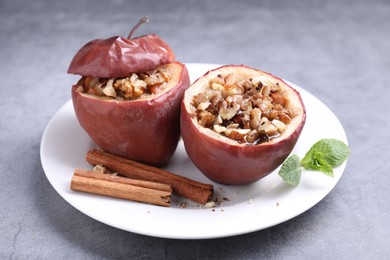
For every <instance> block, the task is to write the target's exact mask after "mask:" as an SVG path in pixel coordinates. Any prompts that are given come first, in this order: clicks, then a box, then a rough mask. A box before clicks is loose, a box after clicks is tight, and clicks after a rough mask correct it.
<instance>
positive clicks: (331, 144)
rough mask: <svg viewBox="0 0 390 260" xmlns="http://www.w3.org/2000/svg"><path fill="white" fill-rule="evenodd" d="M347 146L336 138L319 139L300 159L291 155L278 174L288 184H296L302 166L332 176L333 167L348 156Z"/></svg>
mask: <svg viewBox="0 0 390 260" xmlns="http://www.w3.org/2000/svg"><path fill="white" fill-rule="evenodd" d="M349 153H350V150H349V148H348V146H347V145H346V144H345V143H343V142H342V141H340V140H337V139H321V140H320V141H318V142H316V143H315V144H314V145H313V146H312V147H311V148H310V150H309V151H308V152H307V153H306V155H305V156H304V157H303V159H302V160H301V161H300V160H299V157H298V156H297V155H292V156H290V157H289V158H287V160H286V161H285V162H284V163H283V164H282V166H281V168H280V170H279V176H280V177H282V179H283V180H284V181H285V182H287V183H288V184H290V185H294V186H296V185H298V184H299V181H300V178H301V172H302V168H304V169H306V170H314V171H320V172H322V173H324V174H325V175H327V176H330V177H333V168H335V167H337V166H340V165H341V164H342V163H343V162H344V161H345V160H346V159H347V158H348V156H349Z"/></svg>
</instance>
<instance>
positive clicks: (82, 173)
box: [71, 169, 172, 207]
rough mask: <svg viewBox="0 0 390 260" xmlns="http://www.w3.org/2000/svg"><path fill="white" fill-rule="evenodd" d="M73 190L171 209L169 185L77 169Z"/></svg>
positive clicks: (72, 185)
mask: <svg viewBox="0 0 390 260" xmlns="http://www.w3.org/2000/svg"><path fill="white" fill-rule="evenodd" d="M71 189H72V190H76V191H83V192H88V193H94V194H99V195H105V196H110V197H114V198H121V199H127V200H132V201H139V202H145V203H150V204H155V205H160V206H165V207H169V206H170V202H171V195H172V189H171V187H170V186H169V185H166V184H162V183H154V182H149V181H143V180H132V179H129V178H124V177H118V176H111V175H108V174H102V173H96V172H91V171H86V170H81V169H76V170H75V171H74V175H73V177H72V180H71Z"/></svg>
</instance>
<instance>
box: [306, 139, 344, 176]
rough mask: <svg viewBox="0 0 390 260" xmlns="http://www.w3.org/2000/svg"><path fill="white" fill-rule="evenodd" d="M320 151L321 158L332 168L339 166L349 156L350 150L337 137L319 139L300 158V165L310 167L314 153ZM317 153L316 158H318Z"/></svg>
mask: <svg viewBox="0 0 390 260" xmlns="http://www.w3.org/2000/svg"><path fill="white" fill-rule="evenodd" d="M315 151H316V152H319V153H322V158H321V160H325V161H326V162H327V163H328V164H329V165H330V166H331V167H332V168H334V167H337V166H340V165H341V164H342V163H343V162H344V161H345V160H346V159H347V158H348V156H349V153H350V150H349V148H348V146H347V145H346V144H344V143H343V142H342V141H340V140H337V139H321V140H320V141H318V142H317V143H315V144H314V145H313V146H312V147H311V148H310V150H309V151H308V152H307V153H306V155H305V157H303V159H302V160H301V165H302V166H303V167H304V168H306V169H312V167H315V166H312V165H313V164H314V163H315V162H314V161H313V159H314V157H313V155H314V153H315ZM318 156H319V155H318V154H317V156H316V158H317V159H318Z"/></svg>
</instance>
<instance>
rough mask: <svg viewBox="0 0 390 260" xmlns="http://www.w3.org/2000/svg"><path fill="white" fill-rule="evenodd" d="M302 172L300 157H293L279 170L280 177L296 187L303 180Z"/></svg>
mask: <svg viewBox="0 0 390 260" xmlns="http://www.w3.org/2000/svg"><path fill="white" fill-rule="evenodd" d="M301 171H302V169H301V166H300V162H299V157H298V156H297V155H292V156H290V157H289V158H287V160H286V161H284V163H283V164H282V167H281V168H280V170H279V176H280V177H282V179H283V180H284V181H285V182H287V183H288V184H290V185H294V186H296V185H298V184H299V181H300V179H301Z"/></svg>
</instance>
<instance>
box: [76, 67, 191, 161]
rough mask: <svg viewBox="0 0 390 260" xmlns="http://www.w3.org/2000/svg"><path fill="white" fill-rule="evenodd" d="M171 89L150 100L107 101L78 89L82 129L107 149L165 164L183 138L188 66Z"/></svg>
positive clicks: (78, 112)
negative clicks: (182, 126)
mask: <svg viewBox="0 0 390 260" xmlns="http://www.w3.org/2000/svg"><path fill="white" fill-rule="evenodd" d="M174 64H176V66H179V68H180V69H179V73H180V76H179V81H178V83H177V84H176V85H175V86H174V87H172V89H170V90H169V91H168V92H166V93H164V94H162V95H160V96H158V97H156V98H153V99H149V100H132V101H107V100H104V99H99V98H96V97H94V96H91V95H86V94H82V93H80V92H77V91H76V88H77V85H75V86H73V87H72V100H73V106H74V110H75V113H76V117H77V119H78V121H79V123H80V125H81V126H82V128H83V129H84V130H85V131H86V132H87V133H88V135H89V136H90V137H91V138H92V140H93V141H94V142H95V143H96V144H97V145H99V146H100V148H102V149H103V150H104V151H106V152H109V153H112V154H116V155H118V156H122V157H125V158H129V159H132V160H136V161H140V162H144V163H148V164H153V165H164V164H166V163H167V161H168V160H169V159H170V158H171V157H172V155H173V153H174V152H175V150H176V147H177V144H178V141H179V138H180V102H181V100H182V97H183V94H184V91H185V90H186V89H187V88H188V87H189V85H190V79H189V75H188V71H187V68H186V66H185V65H184V64H181V63H179V62H175V63H174Z"/></svg>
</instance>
